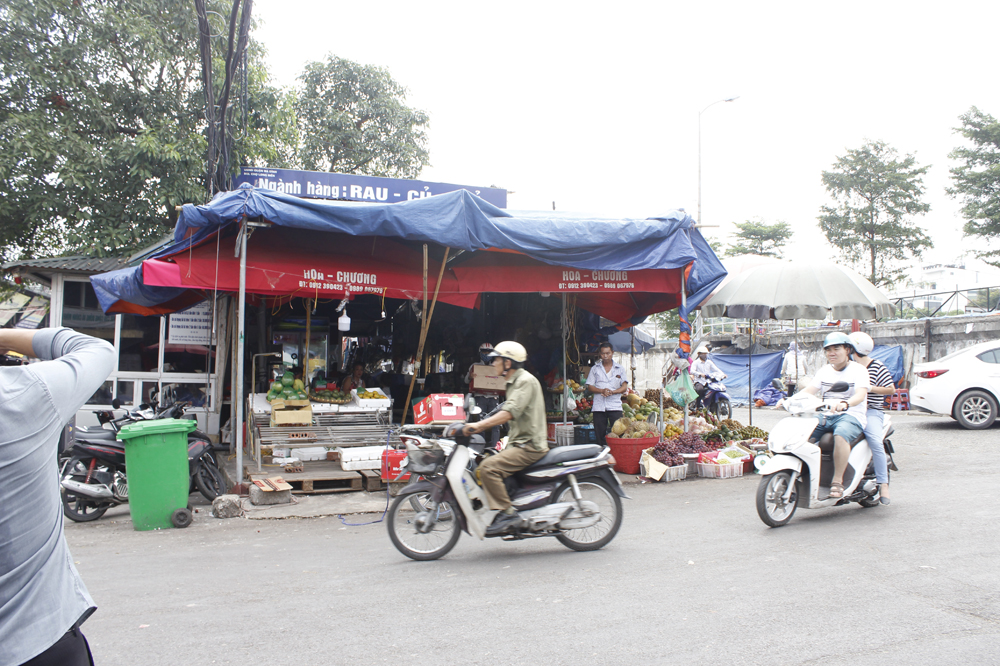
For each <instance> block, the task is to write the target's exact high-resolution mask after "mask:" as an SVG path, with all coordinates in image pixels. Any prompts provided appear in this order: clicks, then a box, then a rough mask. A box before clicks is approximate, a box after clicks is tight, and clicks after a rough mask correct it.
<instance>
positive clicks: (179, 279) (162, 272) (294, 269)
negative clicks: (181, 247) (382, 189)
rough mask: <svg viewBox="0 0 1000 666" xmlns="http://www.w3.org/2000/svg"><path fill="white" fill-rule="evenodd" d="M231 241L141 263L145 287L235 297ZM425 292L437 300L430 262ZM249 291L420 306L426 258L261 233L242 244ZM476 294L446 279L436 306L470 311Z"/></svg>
mask: <svg viewBox="0 0 1000 666" xmlns="http://www.w3.org/2000/svg"><path fill="white" fill-rule="evenodd" d="M233 242H234V241H233V239H232V237H228V238H224V239H221V240H219V242H218V244H217V243H216V240H215V239H213V240H209V241H208V242H205V243H203V244H201V245H199V246H198V247H195V248H193V249H192V250H190V251H184V252H180V253H178V254H175V255H172V256H169V257H164V258H160V259H148V260H146V261H144V262H143V263H142V266H143V282H144V283H145V284H147V285H152V286H158V287H187V288H194V289H219V290H221V291H237V290H239V287H240V260H239V258H238V257H234V256H233V251H232V247H233ZM430 263H431V266H430V269H429V270H428V277H427V292H428V294H429V295H430V294H433V293H434V285H435V283H436V282H437V273H438V271H437V268H438V267H439V266H440V264H437V265H436V266H435V264H436V262H435V260H434V259H433V258H432V259H431V262H430ZM246 290H247V292H248V293H252V294H262V295H267V296H277V295H281V296H297V297H303V298H306V297H309V296H316V297H320V298H340V297H343V296H344V294H345V293H349V294H351V295H358V294H378V295H385V296H387V297H389V298H406V299H409V298H418V299H419V298H423V256H422V253H421V252H420V251H418V250H417V251H415V250H414V249H413V248H410V247H408V246H406V245H403V244H401V243H398V242H396V241H393V240H390V239H385V238H371V237H361V236H346V235H341V234H330V233H315V232H310V231H306V230H302V229H258V230H257V231H256V232H254V234H253V235H252V236H251V237H250V241H249V242H248V243H247V270H246ZM477 299H478V293H475V294H463V293H460V290H459V285H458V281H457V280H456V279H455V276H454V275H453V274H452V273H450V272H448V271H445V275H444V278H443V279H442V280H441V289H440V292H439V294H438V300H440V301H442V302H445V303H451V304H453V305H459V306H462V307H475V305H476V301H477Z"/></svg>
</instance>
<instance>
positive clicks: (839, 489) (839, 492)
mask: <svg viewBox="0 0 1000 666" xmlns="http://www.w3.org/2000/svg"><path fill="white" fill-rule="evenodd" d="M843 496H844V484H842V483H831V484H830V494H829V495H828V496H827V497H829V498H831V499H840V498H841V497H843Z"/></svg>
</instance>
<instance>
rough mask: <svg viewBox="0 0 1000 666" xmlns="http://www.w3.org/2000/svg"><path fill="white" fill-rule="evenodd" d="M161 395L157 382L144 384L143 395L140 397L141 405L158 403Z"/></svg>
mask: <svg viewBox="0 0 1000 666" xmlns="http://www.w3.org/2000/svg"><path fill="white" fill-rule="evenodd" d="M159 394H160V385H159V384H158V383H156V382H142V393H141V394H140V395H139V404H143V403H145V404H151V403H154V402H156V399H157V398H158V397H159Z"/></svg>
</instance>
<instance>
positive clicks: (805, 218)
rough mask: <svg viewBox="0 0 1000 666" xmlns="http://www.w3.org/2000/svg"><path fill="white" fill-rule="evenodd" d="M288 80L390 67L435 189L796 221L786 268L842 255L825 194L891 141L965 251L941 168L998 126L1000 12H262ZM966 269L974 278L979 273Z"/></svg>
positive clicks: (445, 8)
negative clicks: (911, 160)
mask: <svg viewBox="0 0 1000 666" xmlns="http://www.w3.org/2000/svg"><path fill="white" fill-rule="evenodd" d="M253 11H254V13H255V16H256V17H257V19H258V20H259V21H260V23H261V26H260V28H259V29H258V30H257V32H256V38H257V39H258V40H259V41H260V42H262V43H263V44H264V45H265V46H266V47H267V49H268V50H269V54H270V55H269V61H270V66H271V71H272V74H273V75H274V77H275V78H276V82H277V83H279V84H282V85H293V84H295V79H296V77H297V76H298V75H299V74H300V73H301V71H302V69H303V66H304V64H305V63H306V62H308V61H312V60H321V59H324V58H325V57H326V55H327V54H330V53H333V54H335V55H337V56H340V57H343V58H348V59H350V60H354V61H357V62H361V63H366V64H374V65H379V66H382V67H385V68H387V69H388V70H389V72H390V73H391V74H392V76H393V77H394V78H395V79H396V80H397V81H398V82H399V83H401V84H402V85H404V86H406V87H407V88H408V90H409V97H408V100H407V101H408V103H409V104H410V105H411V106H414V107H416V108H419V109H422V110H424V111H426V112H427V113H428V114H429V115H430V119H431V126H430V133H429V136H430V146H429V147H430V155H431V164H432V166H431V167H428V168H426V169H425V170H424V172H423V173H422V174H421V178H422V179H424V180H432V181H442V182H449V183H459V184H466V185H478V186H491V185H493V186H498V187H504V188H507V189H508V190H511V191H513V194H511V195H510V196H509V197H508V207H509V208H511V209H536V210H551V208H552V203H553V202H555V205H556V207H557V209H559V210H565V211H582V212H590V213H597V214H607V215H614V216H622V217H625V216H636V217H648V216H650V215H655V214H658V213H661V212H664V211H668V210H673V209H677V208H683V209H685V210H686V211H687V212H689V213H690V214H691V215H693V216H695V217H697V208H698V152H699V151H698V118H699V111H701V110H702V109H704V108H705V107H707V106H708V105H710V104H712V103H713V102H715V101H716V100H720V99H722V98H726V97H731V96H736V95H738V96H739V99H737V100H736V101H734V102H730V103H722V104H716V105H714V106H712V107H711V108H709V109H707V110H706V111H705V112H704V113H703V114H702V115H701V129H702V145H701V158H702V177H701V182H702V215H701V220H700V221H701V222H702V223H704V224H708V225H720V228H718V229H705V230H703V233H706V235H708V236H710V237H711V236H713V235H714V236H723V235H728V234H729V233H730V232H731V231H732V230H733V227H732V222H742V221H745V220H748V219H752V218H761V219H763V220H764V221H765V222H768V223H773V222H776V221H785V222H788V223H790V224H791V225H792V228H793V230H794V231H795V236H794V238H793V241H792V246H791V250H792V252H790V253H789V254H794V255H795V256H796V257H799V258H801V257H807V256H812V255H813V254H815V256H817V257H819V258H834V251H833V249H832V248H831V247H830V246H829V245H827V244H826V242H825V240H824V239H823V236H822V234H821V232H820V231H819V228H818V226H817V223H816V216H817V215H818V213H819V208H820V206H821V205H823V204H824V203H830V199H829V197H828V196H827V194H826V191H825V189H824V188H823V185H822V182H821V180H820V175H821V172H822V171H823V170H824V169H829V168H831V166H832V165H833V162H834V160H835V159H836V157H837V156H839V155H843V154H844V153H845V151H846V150H847V149H848V148H857V147H860V146H861V145H862V143H863V142H864V141H865V140H866V139H875V140H882V141H885V142H887V143H888V144H890V145H891V146H893V147H895V148H897V149H898V150H899V151H900V152H901V153H913V154H914V155H915V156H916V158H917V161H918V163H919V164H920V165H930V166H931V168H930V171H929V172H928V174H927V176H926V177H925V180H924V184H925V187H926V201H927V202H928V203H930V204H931V212H930V213H929V214H927V215H925V216H922V217H921V218H918V223H919V224H920V225H921V226H923V227H924V228H925V230H926V231H927V233H928V234H929V235H930V236H931V238H932V239H933V240H934V242H935V247H934V249H933V250H931V251H928V252H927V253H925V256H924V262H923V263H931V262H935V263H937V262H948V263H950V262H954V261H956V260H957V259H959V256H960V254H961V253H962V252H963V251H965V250H968V249H969V248H970V247H971V246H972V245H973V243H972V242H971V241H969V240H968V239H963V238H962V237H961V231H960V230H961V227H962V224H963V222H962V220H961V218H960V217H959V214H958V202H957V201H955V200H952V199H951V198H949V197H948V196H947V195H946V194H945V192H944V190H945V188H946V187H947V186H948V185H949V174H948V169H949V167H950V166H952V162H951V161H950V160H949V159H948V152H949V151H950V150H952V149H953V148H954V147H956V146H957V145H959V144H960V142H961V138H960V137H959V136H958V135H956V134H955V133H954V128H955V127H957V126H958V125H959V120H958V117H959V115H961V114H962V113H964V112H965V111H967V110H968V109H969V108H970V107H971V106H973V105H975V106H978V107H979V108H980V109H981V110H983V111H986V112H988V113H990V114H992V115H994V116H997V115H1000V86H998V85H997V78H998V77H997V57H996V48H997V37H996V26H997V25H998V20H1000V3H997V2H989V1H985V0H983V1H979V2H950V3H926V4H925V3H914V2H877V1H873V0H869V1H867V2H837V3H829V2H827V3H810V2H787V3H773V2H772V3H768V2H764V3H760V2H758V3H747V2H732V1H728V0H725V1H717V2H711V3H709V2H684V3H677V2H657V3H652V2H646V3H635V2H619V3H607V2H601V3H597V2H580V1H576V2H545V1H539V0H535V1H534V2H519V1H508V2H504V3H497V2H493V3H476V2H469V1H466V2H434V1H433V0H432V1H429V2H424V3H413V2H382V1H378V0H369V2H366V3H344V2H335V1H330V0H324V1H315V0H280V1H279V0H257V1H256V2H255V3H254V9H253ZM970 265H971V263H970Z"/></svg>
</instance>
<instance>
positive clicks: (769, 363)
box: [708, 352, 785, 404]
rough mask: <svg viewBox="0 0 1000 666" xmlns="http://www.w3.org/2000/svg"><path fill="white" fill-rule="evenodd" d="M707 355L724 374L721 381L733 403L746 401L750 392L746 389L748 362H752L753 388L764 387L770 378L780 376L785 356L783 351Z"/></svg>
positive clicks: (755, 389) (769, 382) (767, 384)
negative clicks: (723, 378)
mask: <svg viewBox="0 0 1000 666" xmlns="http://www.w3.org/2000/svg"><path fill="white" fill-rule="evenodd" d="M708 357H709V358H710V359H711V360H712V361H714V362H715V364H716V365H717V366H719V370H722V371H723V372H724V373H726V375H728V376H727V377H726V379H725V380H723V383H724V384H725V385H726V389H727V390H728V392H729V396H730V398H732V400H733V402H734V403H744V404H745V403H747V402H748V399H749V396H750V393H749V389H748V379H750V378H749V377H748V375H749V374H750V370H751V367H750V366H749V365H748V363H751V362H752V363H753V368H752V369H753V390H754V391H757V390H758V389H761V388H764V387H765V386H769V385H770V384H771V380H772V379H774V378H775V377H780V376H781V361H782V359H783V358H784V357H785V352H774V353H772V354H754V355H753V356H749V355H747V354H709V355H708Z"/></svg>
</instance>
